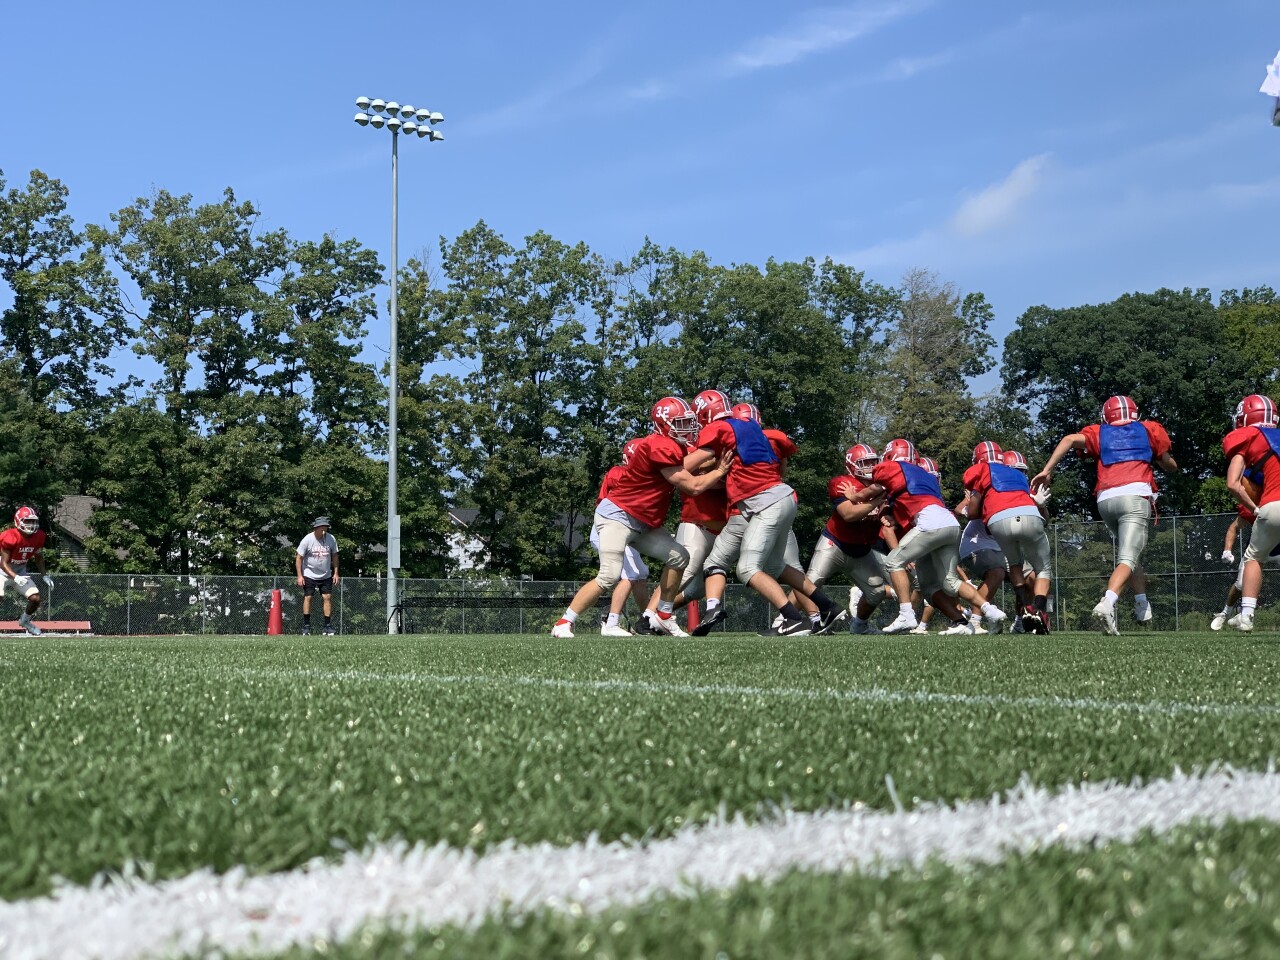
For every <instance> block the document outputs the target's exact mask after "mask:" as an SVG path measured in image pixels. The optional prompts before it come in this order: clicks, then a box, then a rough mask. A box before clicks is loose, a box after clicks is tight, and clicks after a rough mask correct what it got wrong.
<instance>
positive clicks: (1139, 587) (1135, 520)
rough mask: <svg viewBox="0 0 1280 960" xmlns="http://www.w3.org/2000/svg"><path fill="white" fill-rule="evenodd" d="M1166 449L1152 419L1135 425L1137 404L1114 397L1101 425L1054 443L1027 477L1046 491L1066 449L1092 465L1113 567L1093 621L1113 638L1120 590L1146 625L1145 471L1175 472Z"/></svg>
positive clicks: (1149, 491)
mask: <svg viewBox="0 0 1280 960" xmlns="http://www.w3.org/2000/svg"><path fill="white" fill-rule="evenodd" d="M1171 449H1172V444H1171V443H1170V442H1169V434H1168V433H1166V432H1165V429H1164V427H1162V426H1161V425H1160V424H1158V423H1156V422H1155V421H1154V420H1139V419H1138V405H1137V404H1136V403H1134V402H1133V400H1132V399H1130V398H1129V397H1125V396H1114V397H1110V398H1108V400H1107V402H1106V403H1104V404H1103V405H1102V422H1101V423H1092V424H1090V425H1089V426H1087V427H1084V428H1082V429H1081V430H1080V431H1079V432H1078V433H1069V434H1067V435H1066V436H1065V437H1063V438H1062V439H1061V440H1059V441H1058V445H1057V447H1055V448H1054V451H1053V454H1052V455H1051V456H1050V457H1049V462H1048V463H1046V464H1045V465H1044V469H1043V470H1041V471H1040V472H1039V473H1037V474H1036V475H1035V476H1034V477H1032V478H1031V488H1032V489H1033V490H1040V489H1043V488H1044V487H1047V486H1048V485H1049V480H1050V478H1051V477H1052V476H1053V470H1054V468H1055V467H1057V465H1058V464H1059V463H1061V462H1062V458H1063V457H1065V456H1066V455H1067V454H1068V453H1069V452H1070V451H1071V450H1076V451H1078V452H1079V453H1081V454H1083V455H1084V456H1086V457H1089V458H1090V459H1093V460H1096V461H1097V462H1098V482H1097V485H1096V486H1095V487H1094V492H1095V493H1096V495H1097V498H1098V513H1100V514H1101V515H1102V521H1103V523H1105V524H1106V525H1107V530H1108V532H1110V534H1111V537H1112V539H1113V540H1114V541H1115V542H1116V561H1117V562H1116V565H1115V569H1113V570H1112V571H1111V577H1110V579H1108V580H1107V591H1106V593H1104V594H1103V596H1102V599H1101V600H1099V601H1098V604H1097V606H1095V607H1094V608H1093V619H1094V622H1095V623H1097V625H1098V626H1099V628H1100V629H1102V630H1103V631H1104V632H1106V633H1109V634H1112V635H1113V636H1119V634H1120V627H1119V625H1118V624H1117V623H1116V600H1117V599H1119V596H1120V593H1121V591H1123V590H1124V588H1125V587H1126V586H1128V587H1130V588H1132V590H1133V615H1134V618H1135V619H1137V621H1138V622H1139V623H1147V622H1149V621H1150V620H1151V604H1150V602H1149V601H1148V600H1147V575H1146V572H1145V571H1144V570H1143V569H1142V564H1141V560H1142V552H1143V550H1145V549H1146V547H1147V535H1148V528H1149V527H1150V526H1151V520H1152V516H1153V513H1154V509H1153V506H1152V504H1153V502H1154V499H1155V493H1156V480H1155V474H1154V473H1153V471H1152V469H1151V468H1152V464H1155V465H1156V466H1158V467H1159V468H1160V469H1161V470H1163V471H1164V472H1165V473H1174V472H1176V471H1177V469H1178V462H1177V461H1176V460H1174V459H1173V455H1172V454H1171V453H1170V450H1171Z"/></svg>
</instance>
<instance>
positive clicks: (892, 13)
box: [721, 0, 924, 76]
mask: <svg viewBox="0 0 1280 960" xmlns="http://www.w3.org/2000/svg"><path fill="white" fill-rule="evenodd" d="M922 6H924V4H923V3H922V2H920V0H891V2H886V3H860V4H857V5H855V6H852V7H845V8H842V9H820V10H813V11H810V12H809V13H807V14H806V15H805V16H804V17H802V18H801V19H800V21H799V22H798V23H796V24H795V25H794V26H792V27H791V28H790V29H789V30H787V31H785V32H782V33H774V34H769V35H767V36H763V37H758V38H756V39H754V40H752V41H750V42H749V43H747V44H746V45H745V46H743V47H742V48H741V49H739V50H738V51H736V52H735V53H732V54H730V55H729V56H728V57H727V58H726V59H725V61H724V63H723V64H722V67H721V72H722V73H723V74H724V75H726V76H737V75H740V74H744V73H751V72H753V71H756V70H763V69H767V68H770V67H782V66H786V65H787V64H791V63H796V62H797V61H799V60H803V59H805V58H806V57H810V56H812V55H814V54H816V53H823V52H826V51H828V50H833V49H835V48H836V47H842V46H844V45H845V44H847V43H850V42H852V41H854V40H857V39H859V38H861V37H864V36H866V35H867V34H870V33H874V32H875V31H876V30H879V29H881V28H882V27H884V26H886V25H888V24H890V23H892V22H894V21H895V20H900V19H902V18H903V17H905V16H907V15H909V14H912V13H915V12H916V11H917V10H919V9H920V8H921V7H922Z"/></svg>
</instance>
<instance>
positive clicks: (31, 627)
mask: <svg viewBox="0 0 1280 960" xmlns="http://www.w3.org/2000/svg"><path fill="white" fill-rule="evenodd" d="M18 626H20V627H21V628H22V629H23V630H25V631H27V633H29V634H31V635H32V636H33V637H38V636H40V634H42V633H44V631H43V630H41V629H40V628H39V627H37V626H36V625H35V624H34V623H32V622H31V614H29V613H24V614H22V615H20V616H19V617H18ZM1249 629H1250V630H1252V629H1253V626H1252V624H1250V626H1249Z"/></svg>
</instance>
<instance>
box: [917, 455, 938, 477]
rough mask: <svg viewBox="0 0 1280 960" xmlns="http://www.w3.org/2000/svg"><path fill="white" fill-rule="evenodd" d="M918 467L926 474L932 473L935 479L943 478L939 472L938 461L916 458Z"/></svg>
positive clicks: (930, 458) (931, 458) (928, 458)
mask: <svg viewBox="0 0 1280 960" xmlns="http://www.w3.org/2000/svg"><path fill="white" fill-rule="evenodd" d="M916 466H917V467H919V468H920V469H921V470H923V471H925V472H926V473H932V474H933V475H934V476H935V477H939V478H940V477H941V476H942V474H941V473H939V472H938V461H937V460H935V459H933V457H916Z"/></svg>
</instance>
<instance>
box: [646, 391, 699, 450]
mask: <svg viewBox="0 0 1280 960" xmlns="http://www.w3.org/2000/svg"><path fill="white" fill-rule="evenodd" d="M649 419H650V420H652V421H653V426H654V429H655V430H657V431H658V432H659V433H660V434H662V435H663V436H664V437H670V438H671V439H672V440H676V441H678V442H680V443H683V444H685V445H688V444H689V443H691V442H692V441H693V440H694V438H695V437H697V436H698V418H697V417H695V416H694V415H693V410H692V409H691V408H690V407H689V404H687V403H685V402H684V401H683V400H681V399H680V398H679V397H663V398H662V399H661V400H659V401H658V402H657V403H655V404H654V405H653V409H652V410H650V411H649Z"/></svg>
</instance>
